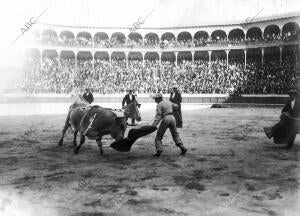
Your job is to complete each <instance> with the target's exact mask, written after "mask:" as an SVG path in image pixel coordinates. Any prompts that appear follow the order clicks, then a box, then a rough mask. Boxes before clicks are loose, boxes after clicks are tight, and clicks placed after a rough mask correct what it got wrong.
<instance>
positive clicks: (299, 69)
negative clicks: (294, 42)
mask: <svg viewBox="0 0 300 216" xmlns="http://www.w3.org/2000/svg"><path fill="white" fill-rule="evenodd" d="M299 61H300V45H299V44H298V52H297V53H296V66H295V67H296V81H297V83H296V86H297V87H298V88H299V89H300V62H299Z"/></svg>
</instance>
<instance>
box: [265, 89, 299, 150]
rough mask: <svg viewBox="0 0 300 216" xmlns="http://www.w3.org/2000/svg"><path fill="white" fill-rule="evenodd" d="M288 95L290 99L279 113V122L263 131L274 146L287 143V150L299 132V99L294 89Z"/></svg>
mask: <svg viewBox="0 0 300 216" xmlns="http://www.w3.org/2000/svg"><path fill="white" fill-rule="evenodd" d="M288 94H289V96H290V98H289V101H288V102H287V103H286V104H285V106H284V108H283V109H282V111H281V116H280V121H279V122H278V123H277V124H275V125H274V126H273V127H266V128H264V131H265V134H266V135H267V137H268V138H269V139H271V138H272V137H273V138H274V142H275V143H276V144H279V143H287V148H291V147H292V146H293V145H294V140H295V138H296V134H297V133H298V131H299V130H300V98H299V95H298V92H297V90H295V89H293V90H290V91H289V92H288Z"/></svg>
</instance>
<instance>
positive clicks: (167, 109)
mask: <svg viewBox="0 0 300 216" xmlns="http://www.w3.org/2000/svg"><path fill="white" fill-rule="evenodd" d="M152 98H153V99H154V100H155V102H156V103H157V106H156V115H155V117H154V121H153V123H152V126H158V125H159V123H160V122H161V123H160V125H159V127H158V130H157V134H156V138H155V147H156V154H155V155H154V156H155V157H159V156H160V155H161V153H162V152H163V145H162V139H163V137H164V134H165V132H166V130H167V129H169V130H170V132H171V135H172V138H173V141H174V142H175V145H176V146H178V147H179V148H180V150H181V155H185V154H186V152H187V149H186V148H185V147H184V146H183V143H182V140H181V138H180V136H179V133H178V131H177V128H176V122H175V118H174V115H173V112H174V110H176V109H177V108H178V106H177V105H176V104H174V103H172V102H170V101H164V100H163V96H162V94H161V93H156V94H154V95H153V96H152Z"/></svg>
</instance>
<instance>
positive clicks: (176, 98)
mask: <svg viewBox="0 0 300 216" xmlns="http://www.w3.org/2000/svg"><path fill="white" fill-rule="evenodd" d="M170 101H171V102H172V103H175V104H177V105H178V109H177V110H176V111H174V117H175V119H176V127H177V128H182V114H181V102H182V98H181V93H180V92H179V91H178V88H177V84H176V83H173V91H172V92H171V95H170Z"/></svg>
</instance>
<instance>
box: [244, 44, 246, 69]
mask: <svg viewBox="0 0 300 216" xmlns="http://www.w3.org/2000/svg"><path fill="white" fill-rule="evenodd" d="M244 55H245V69H246V67H247V49H244Z"/></svg>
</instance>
